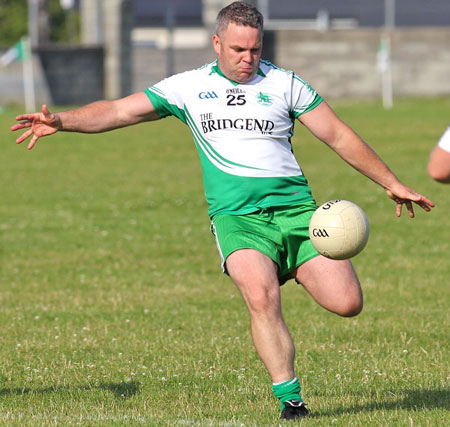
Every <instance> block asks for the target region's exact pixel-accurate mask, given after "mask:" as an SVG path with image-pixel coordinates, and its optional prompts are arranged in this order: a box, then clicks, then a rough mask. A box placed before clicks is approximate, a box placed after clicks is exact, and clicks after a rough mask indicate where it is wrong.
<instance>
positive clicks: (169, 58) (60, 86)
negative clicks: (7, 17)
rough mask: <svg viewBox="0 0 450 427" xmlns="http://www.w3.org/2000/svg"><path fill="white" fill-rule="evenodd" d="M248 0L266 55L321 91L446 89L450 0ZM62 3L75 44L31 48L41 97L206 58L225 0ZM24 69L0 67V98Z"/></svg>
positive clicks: (13, 95) (58, 99) (85, 97)
mask: <svg viewBox="0 0 450 427" xmlns="http://www.w3.org/2000/svg"><path fill="white" fill-rule="evenodd" d="M28 1H29V2H30V4H31V3H33V2H39V3H45V1H44V2H43V0H28ZM249 2H252V3H253V4H256V5H257V6H258V8H259V9H260V10H261V11H262V12H263V14H264V16H265V26H266V35H265V40H264V56H265V57H266V58H267V59H269V60H272V61H274V62H275V63H276V64H277V65H279V66H281V67H284V68H287V69H292V70H294V71H296V72H297V73H298V74H300V75H301V76H302V77H304V78H305V79H307V80H308V81H309V82H310V83H311V85H312V86H313V87H315V88H316V89H317V90H318V91H319V92H320V93H321V94H322V95H323V96H325V97H342V96H344V97H378V96H380V94H381V88H382V85H383V84H386V82H387V81H388V82H389V84H390V82H391V83H392V90H393V92H394V95H400V96H409V95H447V94H450V1H448V0H427V1H425V0H384V1H373V0H339V1H336V0H316V1H314V2H311V1H308V0H295V1H294V0H253V1H250V0H249ZM62 3H63V2H61V4H62ZM65 3H66V5H67V4H70V5H71V7H72V9H73V10H75V11H78V12H79V14H80V20H81V25H80V41H81V44H78V45H65V46H57V47H56V46H53V45H52V46H49V45H47V44H45V45H38V46H35V51H36V55H35V58H34V61H33V63H34V69H35V83H36V98H37V101H38V102H42V101H45V102H47V103H51V104H55V103H58V104H77V103H85V102H89V101H92V100H94V99H98V98H99V97H106V98H117V97H120V96H124V95H126V94H128V93H131V92H135V91H138V90H142V89H143V88H145V87H147V86H148V85H150V84H152V83H154V82H156V81H158V80H160V79H162V78H164V77H166V76H167V75H171V74H173V73H176V72H180V71H184V70H186V69H191V68H195V67H198V66H200V65H202V64H204V63H207V62H210V61H211V60H213V59H214V57H215V55H214V52H213V50H212V48H211V42H210V38H211V34H212V31H213V25H214V20H215V16H216V15H217V12H218V11H219V10H220V9H221V8H222V7H223V6H225V5H226V4H229V3H231V1H225V0H166V1H164V2H157V1H150V0H76V1H72V2H68V3H67V1H65ZM30 27H33V24H32V22H31V23H30ZM380 46H382V47H384V48H389V49H384V52H381V55H380ZM5 49H6V46H5ZM0 53H1V52H0ZM383 55H384V56H383ZM20 67H21V65H20V64H19V63H14V64H11V65H9V66H8V67H7V68H0V83H1V85H0V99H1V101H0V102H1V103H11V102H16V103H20V102H22V99H23V88H22V87H23V82H22V77H21V71H20ZM382 70H384V71H383V72H381V71H382ZM386 71H388V74H389V75H387V74H386ZM383 82H384V83H383Z"/></svg>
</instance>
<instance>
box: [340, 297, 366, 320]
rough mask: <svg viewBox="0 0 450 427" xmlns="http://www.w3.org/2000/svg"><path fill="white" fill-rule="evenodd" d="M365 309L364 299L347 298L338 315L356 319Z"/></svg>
mask: <svg viewBox="0 0 450 427" xmlns="http://www.w3.org/2000/svg"><path fill="white" fill-rule="evenodd" d="M362 309H363V300H362V297H354V298H347V299H346V300H345V302H343V303H342V305H341V307H340V310H339V312H338V314H339V315H340V316H342V317H354V316H357V315H358V314H359V313H361V311H362Z"/></svg>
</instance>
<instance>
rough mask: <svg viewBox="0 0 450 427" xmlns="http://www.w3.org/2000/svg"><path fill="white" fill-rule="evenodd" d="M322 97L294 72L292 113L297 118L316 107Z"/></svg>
mask: <svg viewBox="0 0 450 427" xmlns="http://www.w3.org/2000/svg"><path fill="white" fill-rule="evenodd" d="M322 101H323V99H322V97H321V96H320V95H319V94H318V93H317V92H316V91H315V90H314V89H313V88H312V87H311V86H310V85H309V84H308V83H307V82H306V81H304V80H302V79H301V78H300V77H299V76H297V74H295V73H292V84H291V105H290V114H291V115H292V116H293V117H295V118H296V119H297V118H298V117H299V116H301V115H302V114H304V113H307V112H308V111H311V110H312V109H314V108H316V107H317V106H318V105H319V104H320V103H321V102H322Z"/></svg>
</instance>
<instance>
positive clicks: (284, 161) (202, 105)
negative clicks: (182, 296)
mask: <svg viewBox="0 0 450 427" xmlns="http://www.w3.org/2000/svg"><path fill="white" fill-rule="evenodd" d="M145 93H146V94H147V96H148V97H149V98H150V101H151V102H152V104H153V106H154V107H155V109H156V111H157V112H158V114H159V115H160V117H161V118H163V117H167V116H170V115H174V116H176V117H178V118H179V119H180V120H182V121H183V122H184V123H185V124H187V125H188V126H189V128H190V129H191V132H192V135H193V136H194V140H195V143H196V146H197V149H198V152H199V155H200V161H201V164H202V169H203V181H204V186H205V193H206V199H207V202H208V204H209V216H210V217H211V218H212V217H214V216H215V215H218V214H225V213H226V214H235V215H238V214H246V213H251V212H255V211H257V210H259V209H264V208H268V207H271V206H289V205H293V204H298V203H302V202H305V201H309V200H313V198H312V195H311V191H310V188H309V186H308V183H307V181H306V179H305V177H304V176H303V173H302V170H301V168H300V166H299V165H298V163H297V161H296V159H295V157H294V154H293V151H292V145H291V141H290V139H291V137H292V135H293V131H294V121H295V119H296V118H298V117H299V116H300V115H301V114H303V113H305V112H307V111H310V110H312V109H313V108H315V107H316V106H317V105H319V104H320V102H321V101H322V98H321V97H320V96H319V95H318V94H317V93H316V91H315V90H314V89H312V88H311V86H309V85H308V84H307V83H306V82H305V81H303V80H302V79H301V78H300V77H298V76H297V75H296V74H295V73H293V72H292V71H286V70H283V69H280V68H277V67H275V66H274V65H273V64H271V63H270V62H267V61H261V62H260V66H259V70H258V73H257V75H256V76H255V77H254V78H253V79H252V80H251V81H250V82H248V83H246V84H239V83H236V82H233V81H231V80H229V79H228V78H227V77H225V76H224V75H223V73H222V72H221V71H220V69H219V67H218V64H217V60H216V61H214V62H213V63H211V64H208V65H205V66H203V67H201V68H199V69H196V70H192V71H187V72H184V73H180V74H176V75H174V76H172V77H169V78H167V79H164V80H162V81H161V82H159V83H158V84H156V85H154V86H151V87H149V88H147V89H146V90H145Z"/></svg>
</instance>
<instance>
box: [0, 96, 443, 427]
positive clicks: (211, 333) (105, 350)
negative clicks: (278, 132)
mask: <svg viewBox="0 0 450 427" xmlns="http://www.w3.org/2000/svg"><path fill="white" fill-rule="evenodd" d="M332 104H333V102H332ZM333 105H334V107H335V108H336V110H337V112H338V113H339V114H340V115H341V117H342V118H343V119H344V120H345V121H346V122H347V123H349V124H351V125H352V127H353V128H354V129H355V130H356V131H357V132H358V133H359V134H360V135H362V136H363V137H364V138H365V139H366V140H367V141H368V142H369V143H370V144H371V145H372V146H373V147H374V148H375V150H376V151H377V152H378V153H379V154H380V156H381V157H382V158H383V159H384V160H385V161H386V162H387V163H388V164H389V165H390V167H391V168H392V169H393V170H394V171H395V172H396V173H397V175H398V176H399V177H400V179H402V180H403V181H404V182H405V183H407V184H408V185H410V186H412V187H413V188H415V189H416V190H418V191H419V192H423V193H424V194H426V195H427V196H429V197H430V198H431V199H432V200H433V201H434V202H435V203H436V205H437V207H436V208H435V209H434V210H433V212H431V213H428V214H427V213H425V212H423V211H422V210H420V211H419V209H416V213H417V217H416V218H415V219H414V220H411V219H409V218H408V217H407V215H403V216H402V217H401V218H400V219H398V218H396V217H395V206H394V203H393V202H392V201H390V200H389V199H388V198H387V197H386V196H385V194H384V192H383V190H382V189H381V188H379V187H378V186H377V185H375V184H374V183H372V182H371V181H369V180H368V179H367V178H365V177H363V176H361V175H359V174H358V173H356V172H355V171H353V170H352V169H351V168H349V167H348V166H347V165H345V164H344V163H343V162H342V160H340V159H339V158H338V157H337V156H336V155H335V154H334V153H333V152H332V151H330V150H329V149H328V148H326V147H325V146H324V145H323V144H321V143H320V142H318V141H316V140H314V139H313V138H312V137H311V136H310V135H309V134H308V132H307V131H306V130H305V129H302V127H301V126H297V133H296V136H295V139H294V150H295V153H296V155H297V158H298V159H299V161H300V163H301V165H302V166H303V169H304V172H305V174H306V176H307V177H308V179H309V181H310V184H311V186H312V190H313V194H314V195H315V197H316V199H317V201H318V203H322V202H325V201H327V200H329V199H333V198H344V199H349V200H352V201H354V202H356V203H357V204H358V205H360V206H361V207H362V208H363V209H364V210H365V212H366V213H367V215H368V217H369V220H370V223H371V236H370V239H369V243H368V246H367V247H366V249H365V250H364V251H363V252H362V253H361V254H360V255H358V256H357V257H356V258H355V259H354V264H355V267H356V269H357V271H358V274H359V276H360V278H361V281H362V285H363V290H364V295H365V308H364V310H363V312H362V313H361V315H359V316H358V317H356V318H352V319H342V318H339V317H337V316H335V315H332V314H330V313H328V312H326V311H324V310H323V309H321V308H320V307H319V306H318V305H316V304H315V303H314V302H313V301H312V299H311V298H310V297H309V296H308V295H307V294H306V292H304V291H303V290H302V289H301V288H300V287H299V286H297V285H295V284H294V282H292V281H291V282H288V283H287V284H286V285H285V286H284V287H283V289H282V293H283V301H284V304H283V311H284V315H285V318H286V321H287V323H288V326H289V327H290V330H291V332H292V335H293V338H294V341H295V343H296V347H297V356H296V371H297V375H298V376H299V378H300V380H301V384H302V387H303V396H304V399H305V401H306V402H308V404H309V407H310V409H311V411H312V414H313V415H312V417H311V418H309V419H307V420H305V421H303V423H302V425H303V426H313V425H314V426H316V425H319V426H330V425H333V426H334V425H336V426H443V425H448V423H449V419H450V369H449V365H450V363H449V362H450V356H449V337H450V310H449V302H450V291H449V276H450V257H449V255H450V233H449V225H450V216H449V212H450V186H445V185H442V184H437V183H434V182H432V181H431V180H430V179H429V178H428V177H427V174H426V163H427V160H428V154H429V152H430V150H431V149H432V147H433V146H434V145H435V143H436V142H437V140H438V138H439V136H440V135H441V133H442V132H443V131H444V130H445V128H446V126H447V124H448V120H449V119H448V112H449V111H450V100H449V98H445V99H444V98H438V99H405V100H396V104H395V107H394V109H393V110H391V111H385V110H383V109H382V108H381V106H380V103H379V102H351V101H348V102H341V103H338V104H336V103H335V104H333ZM19 112H20V111H19V110H17V109H13V108H10V109H6V110H5V111H3V113H2V114H0V136H1V160H2V162H1V165H2V166H1V169H0V178H1V206H0V233H1V254H0V255H1V270H0V275H1V284H0V303H1V310H0V324H1V328H0V340H1V341H0V342H1V346H0V358H1V365H0V425H21V426H22V425H30V426H31V425H32V426H36V425H42V426H49V425H105V426H121V425H130V424H133V425H150V426H171V425H172V426H173V425H180V426H183V425H199V426H200V425H201V426H203V425H205V426H273V425H278V424H279V423H280V422H279V420H278V417H279V412H278V402H277V401H276V400H275V398H274V397H273V395H272V391H271V383H270V379H269V377H268V375H267V374H266V371H265V369H264V368H263V366H262V363H261V362H260V360H259V359H258V357H257V355H256V354H255V351H254V349H253V345H252V342H251V338H250V333H249V325H248V315H247V312H246V309H245V307H244V304H243V302H242V301H241V299H240V296H239V295H238V291H237V290H236V289H235V287H234V285H233V284H232V283H231V281H230V280H229V279H228V278H227V277H225V276H223V275H222V273H221V271H220V265H219V264H220V259H219V255H218V253H217V251H216V246H215V241H214V238H213V236H212V235H211V233H210V231H209V220H208V217H207V207H206V203H205V201H204V196H203V189H202V177H201V171H200V163H199V160H198V157H197V153H196V150H195V146H194V143H193V140H192V138H191V136H190V134H189V133H188V129H187V128H185V127H183V125H182V124H181V123H179V122H177V121H176V119H165V120H163V121H160V122H157V123H148V124H143V125H139V126H135V127H132V128H128V129H122V130H119V131H115V132H111V133H106V134H102V135H78V134H63V133H61V134H57V135H55V136H53V137H50V138H47V139H43V140H41V142H40V143H38V146H36V147H35V148H34V149H33V150H32V151H30V152H28V151H27V150H26V147H25V145H24V144H22V145H19V146H18V145H16V144H15V143H14V140H15V138H16V137H17V135H16V134H13V133H12V132H10V131H9V126H10V125H11V124H13V122H14V117H15V115H16V114H18V113H19Z"/></svg>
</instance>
